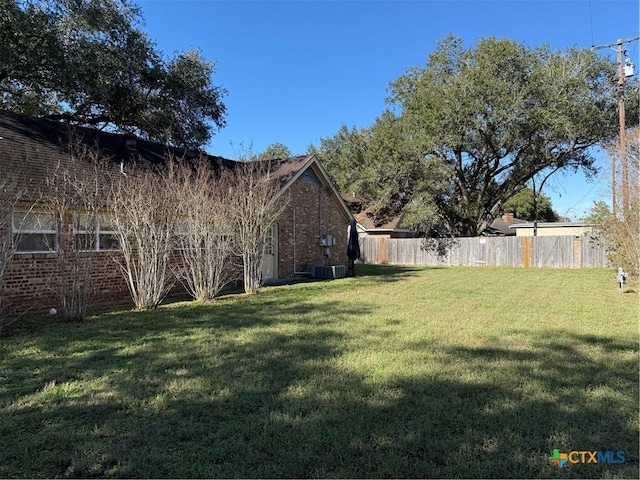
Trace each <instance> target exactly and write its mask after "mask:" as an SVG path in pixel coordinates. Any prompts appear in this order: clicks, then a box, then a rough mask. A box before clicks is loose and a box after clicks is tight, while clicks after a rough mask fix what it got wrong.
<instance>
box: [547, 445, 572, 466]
mask: <svg viewBox="0 0 640 480" xmlns="http://www.w3.org/2000/svg"><path fill="white" fill-rule="evenodd" d="M549 460H551V463H555V464H556V465H558V466H559V467H560V468H562V467H564V464H565V463H567V462H568V461H569V456H568V455H567V454H566V453H560V450H558V449H557V448H556V449H554V450H553V455H552V456H551V457H549Z"/></svg>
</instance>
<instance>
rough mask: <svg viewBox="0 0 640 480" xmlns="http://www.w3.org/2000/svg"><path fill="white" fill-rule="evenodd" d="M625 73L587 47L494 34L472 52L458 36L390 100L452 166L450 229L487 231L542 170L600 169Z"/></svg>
mask: <svg viewBox="0 0 640 480" xmlns="http://www.w3.org/2000/svg"><path fill="white" fill-rule="evenodd" d="M615 78H616V66H615V64H614V63H612V62H611V61H610V60H608V59H606V58H604V57H600V56H597V55H596V54H595V53H594V52H592V51H590V50H586V49H578V48H572V49H569V50H567V51H564V52H554V51H551V50H550V49H549V48H548V47H547V46H543V47H540V48H534V49H530V48H527V47H526V46H524V45H521V44H518V43H516V42H513V41H510V40H506V39H496V38H487V39H483V40H480V41H479V42H478V44H477V46H476V47H475V48H472V49H468V50H464V49H463V48H462V41H461V40H460V39H458V38H454V37H448V38H447V39H445V40H444V41H443V42H442V43H440V45H439V46H438V48H437V50H436V51H435V52H434V53H433V54H432V55H431V56H430V57H429V60H428V62H427V65H426V67H424V68H412V69H410V70H409V71H408V72H407V73H406V74H405V75H402V76H401V77H400V78H398V79H397V80H396V81H395V82H393V83H392V84H391V91H392V95H391V97H390V99H389V101H390V103H391V104H392V105H394V106H395V107H396V108H397V110H398V111H399V118H400V119H401V120H402V121H403V122H404V123H406V125H407V126H406V128H407V131H409V132H411V139H412V142H415V144H416V145H417V148H418V149H419V150H420V151H421V152H422V153H423V154H424V155H425V156H427V157H432V158H436V159H438V160H439V161H440V162H442V163H443V164H444V165H446V166H447V167H448V168H449V169H450V171H451V177H450V183H449V188H448V189H447V191H446V192H444V193H442V194H441V195H440V196H438V197H437V198H436V204H437V208H438V210H439V211H441V212H442V214H443V217H444V218H446V219H447V222H448V226H449V229H450V230H451V231H452V232H454V233H456V234H459V235H477V234H478V233H480V232H481V231H482V230H484V228H486V226H487V225H488V224H489V222H490V221H491V219H492V218H493V217H495V216H496V215H497V214H498V213H499V212H500V210H501V209H502V206H503V204H504V202H506V201H507V200H508V199H509V198H511V197H512V196H513V195H515V194H516V193H517V192H518V191H519V190H520V189H521V188H522V187H521V186H522V185H523V184H525V183H526V182H528V181H529V180H531V179H534V178H536V176H543V177H545V178H546V176H548V175H549V174H550V173H552V172H555V171H558V170H561V169H563V170H564V169H572V170H578V169H582V170H584V171H585V172H587V173H594V172H595V171H596V169H595V167H594V161H595V160H594V158H593V157H592V155H591V153H590V147H592V146H594V145H595V144H597V143H599V142H601V141H604V140H607V139H610V138H612V137H613V136H615V135H616V134H617V131H618V126H617V125H618V121H617V110H616V106H617V97H616V90H615V85H614V83H615ZM630 87H632V88H637V84H635V85H631V84H630ZM632 116H633V119H632V120H631V121H632V122H636V123H637V121H638V118H637V115H632Z"/></svg>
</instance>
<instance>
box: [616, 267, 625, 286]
mask: <svg viewBox="0 0 640 480" xmlns="http://www.w3.org/2000/svg"><path fill="white" fill-rule="evenodd" d="M626 281H627V274H626V273H625V271H624V270H623V269H622V267H618V274H617V275H616V282H618V288H620V292H622V291H624V283H625V282H626Z"/></svg>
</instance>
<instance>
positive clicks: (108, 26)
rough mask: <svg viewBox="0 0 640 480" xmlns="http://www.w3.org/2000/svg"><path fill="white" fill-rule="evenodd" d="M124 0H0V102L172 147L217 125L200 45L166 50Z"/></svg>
mask: <svg viewBox="0 0 640 480" xmlns="http://www.w3.org/2000/svg"><path fill="white" fill-rule="evenodd" d="M141 23H142V17H141V12H140V9H139V8H138V7H137V6H135V5H134V4H132V3H130V2H129V1H128V0H57V1H55V2H52V1H47V0H0V108H3V109H7V110H12V111H16V112H19V113H25V114H30V115H37V116H42V117H47V118H52V119H59V120H68V121H70V122H73V123H76V124H81V125H91V126H97V127H100V128H111V129H114V130H117V131H121V132H133V133H137V134H138V135H140V136H142V137H144V138H149V139H152V140H157V141H161V142H164V143H167V144H171V145H175V146H188V147H198V146H201V145H203V144H205V143H206V142H207V141H208V140H209V139H210V137H211V135H212V133H213V132H214V130H215V129H216V128H220V127H222V126H224V123H225V122H224V116H225V113H226V109H225V105H224V104H223V103H222V97H223V96H224V94H225V91H224V89H222V88H220V87H217V86H215V85H213V83H212V74H213V70H214V63H213V62H210V61H206V60H205V59H203V58H202V56H201V54H200V53H199V52H198V51H189V52H182V53H178V54H176V55H175V56H174V57H173V58H165V57H164V56H163V55H162V53H161V52H160V51H158V50H157V48H156V46H155V45H154V43H153V42H152V41H151V40H150V39H149V38H148V36H147V35H146V34H145V33H144V32H143V31H142V30H141V29H140V24H141Z"/></svg>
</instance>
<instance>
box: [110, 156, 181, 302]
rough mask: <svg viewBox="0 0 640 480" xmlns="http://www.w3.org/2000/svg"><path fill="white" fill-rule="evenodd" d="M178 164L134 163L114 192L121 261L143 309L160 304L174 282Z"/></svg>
mask: <svg viewBox="0 0 640 480" xmlns="http://www.w3.org/2000/svg"><path fill="white" fill-rule="evenodd" d="M174 174H175V168H174V167H173V166H172V165H168V166H167V167H166V168H162V169H156V170H154V169H153V168H151V167H150V166H148V165H141V164H139V165H137V166H135V167H130V168H129V169H128V172H127V173H126V174H125V175H120V176H119V177H117V179H116V180H115V181H114V183H113V188H112V191H111V193H110V195H109V210H110V211H111V212H112V216H113V217H112V220H113V228H114V229H115V231H116V233H117V236H118V239H119V242H120V247H121V249H122V261H119V262H118V264H119V265H120V268H121V269H122V273H123V275H124V278H125V280H126V282H127V286H128V288H129V292H130V293H131V298H132V299H133V302H134V304H135V306H136V308H138V309H140V310H147V309H152V308H155V307H157V306H158V305H159V304H160V303H161V302H162V300H163V299H164V297H165V296H166V295H167V293H168V292H169V290H171V287H172V286H173V284H174V280H175V279H174V277H173V275H172V273H171V268H170V265H169V261H170V257H171V254H172V252H173V249H174V245H175V228H176V222H177V212H176V203H175V195H174V191H173V190H172V189H173V187H174V185H175V179H174Z"/></svg>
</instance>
